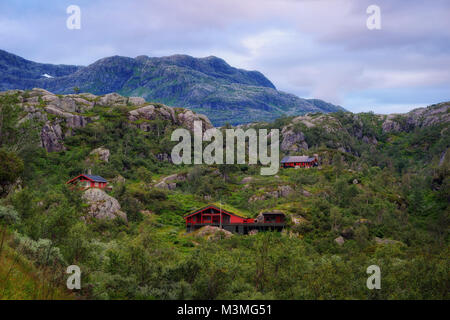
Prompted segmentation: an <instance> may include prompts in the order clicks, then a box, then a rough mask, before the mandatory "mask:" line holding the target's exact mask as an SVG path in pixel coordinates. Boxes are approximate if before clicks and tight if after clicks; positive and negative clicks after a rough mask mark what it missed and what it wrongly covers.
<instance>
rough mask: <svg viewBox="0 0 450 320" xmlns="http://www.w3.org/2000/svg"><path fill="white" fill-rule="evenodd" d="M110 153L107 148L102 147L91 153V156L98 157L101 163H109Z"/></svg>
mask: <svg viewBox="0 0 450 320" xmlns="http://www.w3.org/2000/svg"><path fill="white" fill-rule="evenodd" d="M110 154H111V153H110V151H109V150H108V149H106V148H103V147H100V148H97V149H94V150H92V151H91V153H90V155H93V156H97V157H98V158H99V159H100V160H101V161H105V162H108V161H109V156H110Z"/></svg>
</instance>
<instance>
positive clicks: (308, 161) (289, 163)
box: [281, 155, 319, 168]
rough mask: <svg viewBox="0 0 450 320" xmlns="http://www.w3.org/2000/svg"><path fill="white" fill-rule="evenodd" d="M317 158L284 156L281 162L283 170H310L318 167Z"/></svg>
mask: <svg viewBox="0 0 450 320" xmlns="http://www.w3.org/2000/svg"><path fill="white" fill-rule="evenodd" d="M318 165H319V163H318V157H317V156H316V155H315V156H314V157H308V156H286V157H284V158H283V159H282V160H281V167H283V168H311V167H316V166H318Z"/></svg>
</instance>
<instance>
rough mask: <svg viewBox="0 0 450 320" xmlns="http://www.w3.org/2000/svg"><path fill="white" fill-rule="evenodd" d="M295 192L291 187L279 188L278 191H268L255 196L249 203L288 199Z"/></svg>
mask: <svg viewBox="0 0 450 320" xmlns="http://www.w3.org/2000/svg"><path fill="white" fill-rule="evenodd" d="M294 192H295V191H294V189H292V187H291V186H287V185H286V186H279V187H278V188H277V189H276V190H272V191H267V192H265V193H263V194H255V195H253V196H251V197H250V198H249V199H248V202H249V203H250V202H255V201H263V200H266V199H269V198H286V197H288V196H290V195H291V194H293V193H294Z"/></svg>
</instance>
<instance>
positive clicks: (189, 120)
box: [178, 110, 213, 131]
mask: <svg viewBox="0 0 450 320" xmlns="http://www.w3.org/2000/svg"><path fill="white" fill-rule="evenodd" d="M195 121H202V123H203V126H202V129H203V130H207V129H211V128H213V125H212V124H211V121H209V119H208V118H207V117H206V116H204V115H202V114H198V113H194V112H192V111H191V110H185V111H184V112H182V113H179V114H178V122H179V123H180V124H181V125H182V126H183V127H185V128H187V129H189V130H191V131H193V130H194V122H195Z"/></svg>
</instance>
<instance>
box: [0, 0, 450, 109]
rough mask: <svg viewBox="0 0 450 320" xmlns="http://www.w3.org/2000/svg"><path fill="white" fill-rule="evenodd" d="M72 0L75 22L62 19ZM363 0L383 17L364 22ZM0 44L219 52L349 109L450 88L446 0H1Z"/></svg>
mask: <svg viewBox="0 0 450 320" xmlns="http://www.w3.org/2000/svg"><path fill="white" fill-rule="evenodd" d="M69 5H78V6H79V7H80V9H81V29H80V30H69V29H68V28H67V27H66V20H67V18H68V17H69V14H67V13H66V9H67V7H68V6H69ZM370 5H377V6H378V7H379V8H380V12H381V29H379V30H369V29H368V28H367V25H366V21H367V19H368V18H369V16H370V15H371V14H368V13H367V12H366V10H367V8H368V7H369V6H370ZM0 49H3V50H6V51H9V52H12V53H14V54H17V55H19V56H22V57H24V58H26V59H29V60H33V61H37V62H48V63H64V64H78V65H88V64H90V63H93V62H94V61H96V60H97V59H100V58H103V57H106V56H111V55H122V56H130V57H136V56H139V55H148V56H162V55H170V54H176V53H183V54H189V55H192V56H195V57H205V56H210V55H215V56H218V57H221V58H223V59H225V60H226V61H227V62H228V63H229V64H230V65H232V66H235V67H239V68H244V69H249V70H258V71H261V72H262V73H263V74H264V75H266V76H267V77H268V78H269V79H270V80H271V81H272V82H273V83H274V84H275V86H276V87H277V88H278V89H279V90H283V91H286V92H290V93H294V94H296V95H298V96H300V97H304V98H311V97H314V98H320V99H324V100H326V101H329V102H332V103H335V104H340V105H342V106H344V107H346V108H347V109H348V110H350V111H353V112H360V111H369V110H372V111H374V112H377V113H393V112H406V111H408V110H410V109H413V108H415V107H421V106H426V105H429V104H433V103H437V102H442V101H448V100H450V72H449V71H450V1H447V0H433V1H428V2H427V1H417V0H409V1H400V0H398V1H395V0H369V1H365V0H129V1H120V0H69V1H66V0H46V1H39V0H27V1H25V0H1V2H0Z"/></svg>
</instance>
